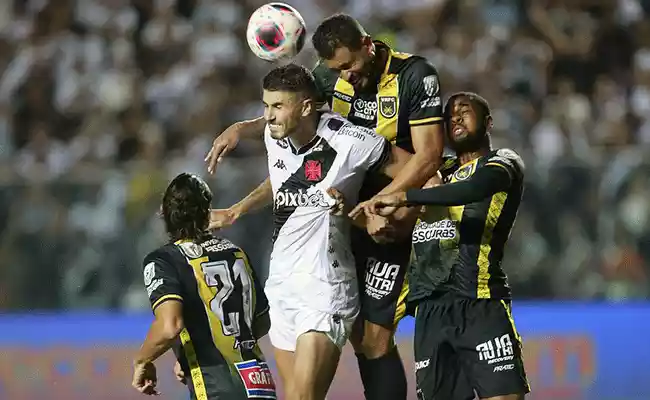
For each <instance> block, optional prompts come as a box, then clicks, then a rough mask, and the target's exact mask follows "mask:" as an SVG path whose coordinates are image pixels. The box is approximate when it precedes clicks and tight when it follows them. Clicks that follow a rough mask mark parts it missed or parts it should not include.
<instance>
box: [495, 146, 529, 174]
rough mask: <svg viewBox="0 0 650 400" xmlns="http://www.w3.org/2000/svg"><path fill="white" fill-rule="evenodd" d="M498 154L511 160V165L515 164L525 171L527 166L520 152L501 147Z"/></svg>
mask: <svg viewBox="0 0 650 400" xmlns="http://www.w3.org/2000/svg"><path fill="white" fill-rule="evenodd" d="M496 155H497V156H499V157H503V158H506V159H508V160H510V162H511V164H510V165H513V166H514V167H516V168H518V169H519V170H521V171H523V170H524V168H525V165H524V160H522V158H521V156H519V154H517V153H516V152H514V151H513V150H510V149H499V150H497V153H496Z"/></svg>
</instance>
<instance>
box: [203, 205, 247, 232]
mask: <svg viewBox="0 0 650 400" xmlns="http://www.w3.org/2000/svg"><path fill="white" fill-rule="evenodd" d="M237 218H239V214H238V213H237V212H236V211H235V210H234V209H233V208H224V209H212V210H210V223H209V225H208V230H215V229H223V228H227V227H229V226H230V225H232V224H234V223H235V221H236V220H237Z"/></svg>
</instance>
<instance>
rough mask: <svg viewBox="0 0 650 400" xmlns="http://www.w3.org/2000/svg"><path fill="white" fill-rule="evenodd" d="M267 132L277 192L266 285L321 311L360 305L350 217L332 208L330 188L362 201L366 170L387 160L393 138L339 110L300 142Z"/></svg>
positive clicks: (324, 119) (326, 114)
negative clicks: (309, 138)
mask: <svg viewBox="0 0 650 400" xmlns="http://www.w3.org/2000/svg"><path fill="white" fill-rule="evenodd" d="M264 136H265V143H266V149H267V153H268V163H269V175H270V178H271V186H272V188H273V197H274V205H273V217H274V244H273V252H272V254H271V262H270V266H269V277H268V280H267V289H268V290H267V292H271V293H270V295H271V296H273V293H272V292H274V291H275V290H277V293H278V294H280V293H281V294H282V295H284V296H287V295H288V296H287V297H290V298H291V299H292V301H293V300H295V301H296V303H297V304H295V306H296V307H302V306H306V307H307V308H309V309H313V310H317V311H324V312H334V313H336V312H339V311H341V310H351V309H354V308H356V307H358V286H357V282H356V279H357V277H356V269H355V263H354V257H353V256H352V252H351V249H350V239H349V229H350V221H349V220H348V218H347V217H346V216H342V217H336V216H332V215H331V214H330V207H331V206H332V205H333V203H334V201H333V199H331V198H330V197H329V196H328V195H327V193H326V190H327V189H328V188H330V187H334V188H336V189H338V190H339V191H340V192H341V193H343V195H344V196H345V199H346V201H348V202H350V203H356V201H357V196H358V192H359V189H360V188H361V184H362V182H363V179H364V176H365V173H366V171H368V170H370V169H373V168H379V167H381V166H382V165H383V163H384V162H386V160H387V159H388V158H389V155H390V144H389V143H388V142H387V141H386V139H384V138H383V137H381V136H379V135H377V134H376V133H375V132H374V131H373V130H370V129H367V128H363V127H360V126H355V125H353V124H351V123H350V122H349V121H347V120H346V119H344V118H343V117H341V116H340V115H338V114H333V113H323V114H322V116H321V119H320V123H319V124H318V129H317V132H316V136H314V139H313V140H312V141H311V142H309V143H308V144H307V145H305V146H303V147H302V148H300V149H296V148H295V147H294V146H293V144H292V143H291V141H290V140H289V139H283V140H275V139H273V138H272V137H271V135H270V132H269V130H268V127H267V129H266V131H265V135H264Z"/></svg>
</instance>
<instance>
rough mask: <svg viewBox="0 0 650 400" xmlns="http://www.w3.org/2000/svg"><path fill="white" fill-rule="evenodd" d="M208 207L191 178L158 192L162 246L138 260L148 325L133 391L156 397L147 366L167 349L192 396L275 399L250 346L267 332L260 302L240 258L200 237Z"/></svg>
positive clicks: (208, 196)
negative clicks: (171, 351)
mask: <svg viewBox="0 0 650 400" xmlns="http://www.w3.org/2000/svg"><path fill="white" fill-rule="evenodd" d="M211 202H212V193H211V192H210V189H209V188H208V186H207V185H206V183H205V182H204V181H202V180H201V179H200V178H198V177H197V176H195V175H190V174H181V175H179V176H177V177H176V178H175V179H174V180H173V181H172V182H171V183H170V185H169V187H168V188H167V190H166V191H165V194H164V197H163V203H162V214H163V219H164V221H165V226H166V229H167V233H168V234H169V238H170V243H169V244H167V245H165V246H163V247H160V248H159V249H157V250H155V251H153V252H152V253H150V254H149V255H148V256H147V257H146V258H145V259H144V264H143V265H144V284H145V286H146V289H147V294H148V295H149V300H150V301H151V307H152V309H153V312H154V315H155V320H154V322H153V323H152V324H151V327H150V328H149V333H148V334H147V337H146V339H145V341H144V343H143V344H142V347H141V348H140V351H139V352H138V354H137V355H136V357H135V361H134V362H133V366H134V373H133V387H134V388H136V389H137V390H138V391H140V392H141V393H144V394H148V395H154V394H158V392H157V390H156V383H157V377H156V368H155V366H154V364H153V362H154V361H155V360H156V359H157V358H158V357H160V356H162V355H163V354H164V353H165V352H166V351H167V350H169V349H170V348H173V349H174V353H175V355H176V358H177V360H178V363H179V365H180V368H181V369H182V375H184V376H185V377H189V382H188V383H189V384H188V388H189V390H190V393H191V397H192V399H195V400H217V399H233V400H244V399H249V398H256V399H276V393H275V384H274V382H273V378H272V377H271V372H270V371H269V368H268V367H267V365H266V362H265V361H264V356H263V354H262V351H261V350H260V348H259V346H258V344H257V341H258V339H259V338H261V337H263V336H264V335H266V333H267V332H268V330H269V325H270V322H269V315H268V302H267V300H266V296H265V295H264V292H263V291H262V289H261V286H260V285H259V282H258V281H257V279H256V278H255V274H254V272H253V269H252V268H251V266H250V265H249V263H248V257H247V256H246V254H244V252H243V251H242V250H241V249H240V248H238V247H237V246H235V245H234V244H232V243H231V242H230V241H228V240H226V239H223V238H219V237H214V236H212V235H210V234H208V233H207V232H206V229H207V227H208V222H209V213H210V203H211Z"/></svg>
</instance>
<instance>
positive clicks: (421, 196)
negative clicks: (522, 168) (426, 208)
mask: <svg viewBox="0 0 650 400" xmlns="http://www.w3.org/2000/svg"><path fill="white" fill-rule="evenodd" d="M510 182H511V180H510V175H509V174H508V172H507V171H506V170H505V169H503V168H499V167H496V166H488V164H486V166H484V167H483V168H480V169H479V170H478V171H476V173H475V174H474V175H472V176H471V177H470V178H469V179H467V180H465V181H460V182H454V183H449V184H445V185H440V186H436V187H433V188H430V189H410V190H407V191H406V203H407V205H409V206H416V205H435V206H460V205H464V204H470V203H474V202H477V201H481V200H483V199H485V198H487V197H489V196H492V195H494V194H495V193H499V192H503V191H506V190H508V188H509V187H510Z"/></svg>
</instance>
